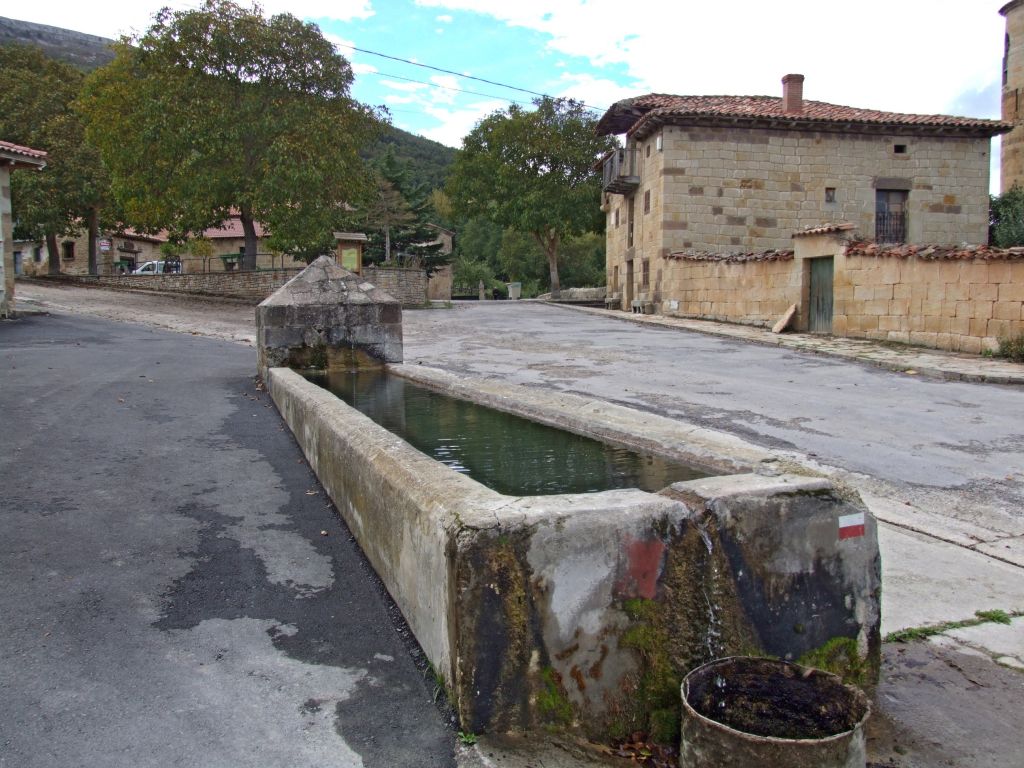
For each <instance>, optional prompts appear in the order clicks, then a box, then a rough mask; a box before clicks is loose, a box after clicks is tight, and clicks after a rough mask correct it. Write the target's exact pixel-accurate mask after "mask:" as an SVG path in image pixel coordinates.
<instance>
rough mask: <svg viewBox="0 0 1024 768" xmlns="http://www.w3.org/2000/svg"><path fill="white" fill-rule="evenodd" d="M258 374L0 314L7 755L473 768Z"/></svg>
mask: <svg viewBox="0 0 1024 768" xmlns="http://www.w3.org/2000/svg"><path fill="white" fill-rule="evenodd" d="M250 311H251V310H250ZM254 366H255V357H254V354H253V351H252V349H248V348H246V347H244V346H241V345H239V344H235V343H230V342H228V341H218V340H212V339H209V338H201V337H196V336H191V335H183V334H179V333H169V332H165V331H160V330H153V329H148V328H144V327H142V326H135V325H128V324H121V323H114V322H110V321H107V320H100V319H96V318H86V317H70V316H50V317H42V316H39V317H31V316H30V317H26V318H24V319H21V320H19V321H17V322H3V323H0V421H2V430H0V434H2V450H0V489H2V491H0V574H3V589H0V617H2V621H0V766H4V767H5V768H58V767H59V768H65V767H68V766H103V767H104V768H116V767H118V766H125V767H126V768H127V767H129V766H130V767H131V768H141V767H143V766H190V767H193V766H204V767H205V766H211V767H219V766H231V767H232V768H237V767H241V766H260V767H261V768H271V767H272V766H280V767H281V768H284V767H285V766H287V767H289V768H297V767H299V766H316V767H317V768H321V767H327V766H346V767H347V766H377V767H380V768H390V767H391V766H409V767H412V766H416V767H417V768H419V767H420V766H449V765H453V764H454V757H453V754H452V753H453V744H454V736H453V733H452V731H451V730H449V729H448V728H447V727H446V726H447V722H446V720H447V717H446V716H445V715H444V714H442V713H441V712H439V711H438V709H437V708H436V707H435V706H434V704H433V701H432V699H433V690H432V685H431V683H430V681H429V680H428V679H426V678H425V676H424V674H423V673H422V672H421V671H420V670H419V669H418V668H417V665H416V663H415V661H414V659H415V658H416V649H415V646H414V645H410V642H409V636H408V634H407V631H406V630H405V629H404V627H403V625H402V624H401V619H400V617H398V616H397V614H396V612H395V611H394V607H393V605H392V604H391V603H390V601H389V600H388V599H387V597H386V595H384V594H382V592H381V590H380V587H379V584H378V582H377V581H376V580H375V577H373V576H372V573H371V572H370V569H369V566H368V565H367V564H366V562H365V560H364V559H363V557H362V555H361V554H360V552H359V550H358V548H357V547H356V545H355V544H354V543H353V542H352V541H351V540H350V538H349V535H348V532H347V530H346V529H345V528H344V527H343V525H342V524H341V522H340V520H339V518H338V517H337V516H336V514H335V513H334V511H333V508H332V507H331V506H330V504H329V502H328V501H327V499H326V498H325V495H324V492H323V490H322V489H321V488H320V486H319V484H318V483H317V481H316V478H315V477H314V476H313V474H312V473H311V471H310V470H309V468H308V467H307V465H306V464H305V462H304V460H303V459H302V455H301V453H300V451H299V449H298V447H297V446H296V444H295V443H294V441H293V440H292V438H291V435H290V433H289V432H287V431H286V430H285V429H284V427H283V425H282V422H281V420H280V418H279V416H278V414H277V411H276V410H275V409H274V408H273V406H272V404H271V402H270V400H269V398H267V397H266V396H265V395H263V394H262V393H261V392H259V391H257V390H256V389H255V388H254V379H253V375H254V372H255V371H254ZM321 531H324V532H326V534H327V535H321ZM410 649H411V651H412V652H411V653H410Z"/></svg>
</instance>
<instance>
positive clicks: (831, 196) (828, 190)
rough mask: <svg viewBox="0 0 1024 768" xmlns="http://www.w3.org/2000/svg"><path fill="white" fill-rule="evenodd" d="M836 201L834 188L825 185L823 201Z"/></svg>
mask: <svg viewBox="0 0 1024 768" xmlns="http://www.w3.org/2000/svg"><path fill="white" fill-rule="evenodd" d="M835 201H836V188H835V187H825V202H826V203H834V202H835Z"/></svg>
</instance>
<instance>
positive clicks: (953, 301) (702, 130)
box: [598, 0, 1024, 352]
mask: <svg viewBox="0 0 1024 768" xmlns="http://www.w3.org/2000/svg"><path fill="white" fill-rule="evenodd" d="M1018 6H1020V7H1021V15H1022V19H1021V20H1020V24H1021V27H1022V29H1021V32H1022V35H1021V38H1022V44H1021V51H1022V61H1021V64H1020V67H1021V71H1022V76H1021V85H1022V86H1024V0H1017V2H1015V3H1011V4H1010V6H1007V8H1004V12H1007V10H1008V9H1009V11H1010V12H1011V13H1010V15H1008V17H1007V18H1008V23H1010V26H1011V27H1012V26H1013V24H1015V23H1017V21H1018V20H1017V18H1016V16H1014V15H1013V13H1012V12H1013V11H1015V10H1016V9H1017V7H1018ZM1010 39H1011V41H1012V39H1013V34H1012V33H1011V38H1010ZM1014 50H1015V49H1014V47H1013V44H1012V42H1011V44H1010V46H1009V51H1010V52H1011V55H1010V57H1009V59H1010V61H1011V62H1013V61H1015V59H1014V58H1013V55H1012V53H1013V51H1014ZM1011 66H1012V65H1011ZM1011 81H1012V77H1011ZM782 82H783V92H782V96H781V98H780V97H768V96H670V95H663V94H648V95H646V96H640V97H638V98H634V99H626V100H624V101H620V102H618V103H616V104H614V105H613V106H612V107H611V108H610V109H609V110H608V111H607V112H606V113H605V115H604V116H603V117H602V118H601V120H600V122H599V124H598V130H599V131H601V132H603V133H605V134H625V142H624V146H623V148H622V149H619V150H617V151H615V152H613V153H611V154H610V155H609V156H607V157H606V158H605V159H604V160H603V189H604V196H603V210H604V211H605V213H606V216H607V273H608V274H607V280H608V299H607V303H608V305H609V306H610V307H613V308H619V309H625V310H630V309H631V310H632V311H634V312H637V311H640V312H660V313H663V314H666V315H676V316H682V317H700V318H707V319H714V320H725V321H729V322H737V323H746V324H752V325H761V326H769V327H770V326H772V325H774V324H775V322H776V321H777V320H779V319H780V318H781V317H782V316H791V320H790V321H789V322H790V327H793V328H796V329H797V330H810V331H812V332H819V333H836V334H841V335H847V336H860V337H866V338H873V339H883V340H889V341H900V342H909V343H915V344H922V345H927V346H934V347H940V348H946V349H957V350H963V351H969V352H979V351H981V350H983V349H993V348H995V347H996V346H997V344H998V339H999V338H1000V337H1002V336H1006V335H1012V334H1015V333H1019V332H1021V331H1022V330H1024V308H1022V306H1024V305H1022V302H1021V299H1022V298H1024V250H1022V249H1009V250H1006V251H1000V250H998V249H989V248H986V247H985V246H984V244H985V243H987V241H988V192H989V162H990V154H989V153H990V144H991V139H992V137H993V136H995V135H998V134H1001V133H1006V132H1007V131H1009V130H1010V129H1011V127H1012V126H1011V125H1010V124H1009V123H1008V122H1001V121H996V120H983V119H976V118H969V117H952V116H947V115H912V114H902V113H892V112H879V111H875V110H869V109H858V108H853V107H845V106H839V105H834V104H826V103H823V102H817V101H808V100H805V99H804V97H803V82H804V78H803V77H802V76H801V75H787V76H786V77H784V78H783V81H782ZM1022 130H1024V129H1022ZM1010 154H1011V159H1012V152H1011V153H1010ZM1022 159H1024V158H1022ZM1004 162H1005V161H1004ZM965 243H974V244H980V247H979V246H978V245H976V246H974V247H968V246H964V245H962V244H965Z"/></svg>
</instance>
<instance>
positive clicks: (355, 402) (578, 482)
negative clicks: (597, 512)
mask: <svg viewBox="0 0 1024 768" xmlns="http://www.w3.org/2000/svg"><path fill="white" fill-rule="evenodd" d="M309 379H310V380H311V381H313V382H315V383H317V384H319V385H321V386H323V387H326V388H327V389H329V390H330V391H332V392H334V393H335V394H336V395H338V397H340V398H341V399H342V400H344V401H345V402H346V403H348V404H349V405H350V406H352V407H353V408H355V409H356V410H358V411H360V412H362V413H364V414H366V415H367V416H369V417H370V418H371V419H373V420H374V421H375V422H377V423H378V424H380V425H381V426H382V427H384V428H385V429H387V430H389V431H390V432H393V433H395V434H396V435H398V436H399V437H401V438H402V439H404V440H405V441H406V442H408V443H409V444H410V445H412V446H413V447H414V448H416V449H418V450H420V451H422V452H423V453H425V454H427V455H428V456H431V457H433V458H434V459H436V460H437V461H439V462H441V463H442V464H444V465H446V466H448V467H450V468H452V469H454V470H455V471H456V472H462V473H464V474H467V475H469V476H470V477H472V478H473V479H474V480H476V481H477V482H479V483H482V484H483V485H486V486H487V487H489V488H492V489H493V490H495V491H497V492H498V493H503V494H506V495H509V496H541V495H545V494H556V493H590V492H594V491H607V490H610V489H612V488H640V489H641V490H645V491H660V490H661V489H662V488H665V487H667V486H668V485H670V484H672V483H675V482H679V481H681V480H693V479H695V478H698V477H705V476H707V474H708V473H706V472H702V471H700V470H697V469H694V468H693V467H688V466H685V465H682V464H676V463H673V462H670V461H666V460H664V459H660V458H658V457H656V456H650V455H647V454H642V453H637V452H635V451H631V450H629V449H627V448H618V447H616V446H612V445H608V444H607V443H602V442H599V441H597V440H593V439H591V438H589V437H581V436H580V435H574V434H572V433H571V432H564V431H562V430H560V429H555V428H553V427H548V426H545V425H543V424H538V423H537V422H534V421H529V420H527V419H524V418H521V417H519V416H513V415H511V414H508V413H503V412H501V411H496V410H494V409H492V408H487V407H485V406H481V405H476V404H475V403H471V402H469V401H467V400H459V399H456V398H453V397H448V396H447V395H442V394H439V393H437V392H434V391H433V390H430V389H427V388H425V387H421V386H418V385H416V384H413V383H412V382H410V381H407V380H406V379H403V378H401V377H399V376H388V375H387V374H386V373H383V372H376V371H359V372H352V373H348V372H346V373H332V374H326V375H324V374H319V375H310V376H309Z"/></svg>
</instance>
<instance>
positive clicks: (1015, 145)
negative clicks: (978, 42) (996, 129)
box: [999, 0, 1024, 192]
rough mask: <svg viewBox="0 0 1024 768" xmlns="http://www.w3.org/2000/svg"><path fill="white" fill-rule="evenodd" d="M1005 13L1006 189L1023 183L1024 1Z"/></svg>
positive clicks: (1003, 159) (1003, 178) (1004, 9)
mask: <svg viewBox="0 0 1024 768" xmlns="http://www.w3.org/2000/svg"><path fill="white" fill-rule="evenodd" d="M999 12H1000V13H1001V14H1003V16H1005V17H1006V47H1005V49H1004V51H1003V98H1002V115H1003V120H1005V121H1006V122H1008V123H1013V125H1014V128H1013V130H1012V131H1010V133H1008V134H1006V135H1005V136H1003V148H1002V155H1001V157H1000V162H1001V164H1002V176H1001V179H1000V185H1001V188H1002V191H1003V192H1006V191H1007V190H1009V189H1010V187H1012V186H1013V185H1014V184H1019V185H1021V186H1024V123H1022V118H1024V103H1022V102H1024V1H1022V0H1013V2H1012V3H1007V4H1006V5H1004V6H1003V7H1002V9H1001V10H1000V11H999Z"/></svg>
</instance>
